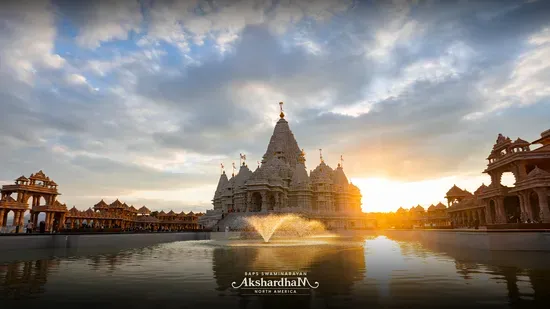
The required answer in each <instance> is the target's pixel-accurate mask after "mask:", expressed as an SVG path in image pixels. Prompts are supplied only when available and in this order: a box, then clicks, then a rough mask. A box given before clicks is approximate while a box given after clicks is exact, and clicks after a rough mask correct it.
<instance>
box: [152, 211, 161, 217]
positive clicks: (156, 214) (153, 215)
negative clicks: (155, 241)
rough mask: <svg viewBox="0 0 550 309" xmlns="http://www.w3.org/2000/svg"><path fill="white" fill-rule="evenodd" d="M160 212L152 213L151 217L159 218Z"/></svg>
mask: <svg viewBox="0 0 550 309" xmlns="http://www.w3.org/2000/svg"><path fill="white" fill-rule="evenodd" d="M158 214H159V212H158V211H157V210H155V211H153V212H151V217H156V216H158Z"/></svg>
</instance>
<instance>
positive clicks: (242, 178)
mask: <svg viewBox="0 0 550 309" xmlns="http://www.w3.org/2000/svg"><path fill="white" fill-rule="evenodd" d="M251 176H252V171H251V170H249V169H248V166H246V165H245V164H243V165H241V168H240V169H239V173H238V174H237V175H236V176H235V184H234V188H235V189H236V190H238V189H239V188H241V187H244V186H245V183H246V181H247V180H248V179H249V178H250V177H251ZM220 181H221V178H220Z"/></svg>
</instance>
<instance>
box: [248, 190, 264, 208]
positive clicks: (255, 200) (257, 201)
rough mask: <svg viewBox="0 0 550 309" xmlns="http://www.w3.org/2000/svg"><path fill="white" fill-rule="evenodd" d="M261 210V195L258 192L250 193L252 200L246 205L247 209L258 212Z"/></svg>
mask: <svg viewBox="0 0 550 309" xmlns="http://www.w3.org/2000/svg"><path fill="white" fill-rule="evenodd" d="M261 210H262V195H261V194H260V192H254V193H252V200H251V203H250V206H248V211H251V212H260V211H261Z"/></svg>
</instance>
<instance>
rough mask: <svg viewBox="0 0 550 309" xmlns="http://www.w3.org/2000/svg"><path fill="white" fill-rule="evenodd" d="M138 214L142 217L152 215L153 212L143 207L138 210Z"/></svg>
mask: <svg viewBox="0 0 550 309" xmlns="http://www.w3.org/2000/svg"><path fill="white" fill-rule="evenodd" d="M138 213H139V214H141V215H148V214H150V213H151V211H150V210H149V208H147V207H145V206H141V208H140V209H138Z"/></svg>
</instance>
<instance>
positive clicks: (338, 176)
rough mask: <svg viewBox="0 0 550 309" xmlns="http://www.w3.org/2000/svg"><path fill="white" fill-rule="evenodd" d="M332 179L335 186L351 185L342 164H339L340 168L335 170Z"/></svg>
mask: <svg viewBox="0 0 550 309" xmlns="http://www.w3.org/2000/svg"><path fill="white" fill-rule="evenodd" d="M332 179H333V182H334V184H335V185H342V186H347V185H348V184H349V182H348V177H346V174H345V173H344V169H343V168H342V166H341V165H340V164H338V167H337V168H336V170H334V174H333V177H332Z"/></svg>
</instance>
